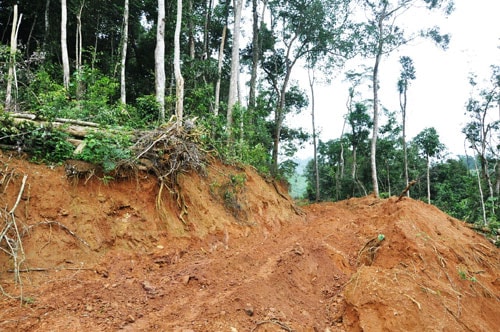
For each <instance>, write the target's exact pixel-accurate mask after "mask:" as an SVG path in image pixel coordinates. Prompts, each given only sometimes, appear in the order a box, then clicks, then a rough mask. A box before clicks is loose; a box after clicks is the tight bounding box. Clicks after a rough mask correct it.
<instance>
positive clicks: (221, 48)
mask: <svg viewBox="0 0 500 332" xmlns="http://www.w3.org/2000/svg"><path fill="white" fill-rule="evenodd" d="M226 33H227V24H226V25H224V28H222V37H221V41H220V46H219V58H218V62H217V82H216V83H215V105H214V114H215V116H217V115H219V103H220V83H221V82H220V81H221V76H222V62H223V60H224V43H225V40H226Z"/></svg>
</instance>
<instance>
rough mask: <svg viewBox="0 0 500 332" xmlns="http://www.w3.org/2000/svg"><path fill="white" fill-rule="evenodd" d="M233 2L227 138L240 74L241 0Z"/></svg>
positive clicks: (231, 122) (231, 124)
mask: <svg viewBox="0 0 500 332" xmlns="http://www.w3.org/2000/svg"><path fill="white" fill-rule="evenodd" d="M233 3H234V28H233V46H232V51H231V77H230V82H229V98H228V101H227V130H228V131H229V139H230V140H231V139H232V133H231V130H232V127H233V108H234V106H235V105H236V103H237V101H238V79H239V74H240V33H241V32H240V30H241V29H240V25H241V10H242V7H243V0H233Z"/></svg>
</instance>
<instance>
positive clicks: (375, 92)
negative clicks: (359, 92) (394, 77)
mask: <svg viewBox="0 0 500 332" xmlns="http://www.w3.org/2000/svg"><path fill="white" fill-rule="evenodd" d="M383 18H384V16H383V15H381V16H380V18H379V21H378V30H379V35H380V36H382V33H383ZM382 51H383V40H382V39H380V40H379V42H378V46H377V54H376V56H375V65H374V66H373V77H372V81H373V82H372V85H373V135H372V141H371V148H370V165H371V171H372V185H373V194H374V195H375V197H377V198H378V197H380V195H379V191H378V177H377V137H378V108H379V98H378V89H379V82H378V81H379V79H378V73H379V66H380V60H381V59H382Z"/></svg>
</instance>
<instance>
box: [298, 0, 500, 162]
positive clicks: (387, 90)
mask: <svg viewBox="0 0 500 332" xmlns="http://www.w3.org/2000/svg"><path fill="white" fill-rule="evenodd" d="M499 13H500V0H475V1H471V0H455V11H454V12H453V13H452V14H451V15H450V16H449V17H448V18H443V17H442V16H440V15H429V13H428V12H425V13H423V14H419V13H415V12H414V13H412V14H411V15H409V16H407V17H400V18H399V19H400V20H402V19H404V20H405V21H404V22H405V24H407V25H408V29H411V27H412V26H420V25H421V24H422V22H424V24H425V26H432V25H438V26H439V27H440V28H441V32H442V33H449V34H451V41H450V45H449V48H448V49H447V50H442V49H439V48H438V47H436V46H435V45H434V44H433V43H432V42H430V41H422V40H420V41H418V42H413V43H412V44H411V45H408V46H405V47H403V48H401V49H399V50H397V51H395V52H393V53H392V54H391V55H390V56H389V57H385V58H384V59H383V60H382V63H381V65H380V76H381V80H380V90H379V94H380V101H381V104H382V106H384V107H386V108H388V109H389V110H390V111H396V112H397V114H398V116H399V114H400V111H399V110H400V108H399V94H398V91H397V89H396V86H397V81H398V79H399V75H400V68H401V66H400V64H399V57H400V56H403V55H407V56H410V57H411V58H412V59H413V61H414V66H415V69H416V80H414V81H412V83H411V86H410V87H409V90H408V104H407V140H411V139H412V138H414V137H415V136H416V135H417V134H418V133H419V132H420V131H422V130H423V129H425V128H426V127H434V128H436V130H437V132H438V134H439V136H440V140H441V142H442V143H443V144H444V145H445V146H446V147H447V149H448V152H449V153H450V154H451V155H463V154H464V153H465V151H464V139H465V136H464V135H463V134H462V128H463V127H464V125H465V124H466V123H467V122H468V119H467V116H466V115H465V114H464V113H465V104H466V102H467V100H468V98H469V97H470V93H471V91H472V90H471V86H470V84H469V79H468V77H469V76H470V73H475V74H476V75H477V77H478V81H479V82H481V81H482V80H487V79H489V77H490V74H491V71H490V66H491V65H493V64H496V65H500V48H499V47H500V25H499V24H498V14H499ZM398 22H400V23H402V21H398ZM364 63H365V64H366V65H368V66H370V67H371V66H373V60H371V59H370V60H368V61H367V62H364ZM347 66H348V67H349V66H350V67H355V66H358V64H357V63H348V64H347ZM343 77H344V74H343V72H342V73H339V75H338V77H337V78H336V79H334V81H333V82H332V83H331V84H330V85H328V86H325V85H319V84H317V85H316V86H315V100H316V107H315V119H316V126H317V131H318V132H319V134H318V135H319V138H320V139H321V140H322V141H327V140H330V139H335V138H339V137H340V135H341V132H342V125H343V121H344V120H343V117H344V115H345V113H346V106H345V105H346V100H347V91H348V90H347V89H348V85H347V84H345V83H343V82H342V80H343ZM294 78H295V79H296V80H298V81H299V82H300V85H301V86H302V87H303V88H304V89H305V90H306V91H307V92H308V93H309V92H310V90H309V85H308V81H307V73H306V72H304V71H300V70H298V71H296V75H295V76H294ZM368 83H369V82H367V84H368ZM364 97H366V98H371V97H372V96H371V95H366V96H364ZM288 124H290V125H291V126H293V127H296V126H301V127H303V128H304V129H306V130H308V131H309V132H311V130H312V129H311V128H312V124H311V109H310V108H309V109H308V110H307V111H303V112H302V113H301V114H300V115H298V116H293V117H291V118H290V119H289V121H288ZM297 157H298V158H301V159H306V158H311V157H312V146H311V145H307V147H306V148H305V149H302V150H301V151H299V153H298V154H297Z"/></svg>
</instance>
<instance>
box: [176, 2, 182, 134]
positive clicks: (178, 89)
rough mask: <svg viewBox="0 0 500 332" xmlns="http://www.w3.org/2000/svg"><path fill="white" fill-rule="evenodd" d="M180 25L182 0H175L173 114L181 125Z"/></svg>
mask: <svg viewBox="0 0 500 332" xmlns="http://www.w3.org/2000/svg"><path fill="white" fill-rule="evenodd" d="M181 25H182V0H177V19H176V24H175V34H174V74H175V96H176V103H175V115H176V118H177V119H176V121H177V125H178V126H179V125H182V118H183V116H184V78H183V77H182V73H181V44H180V38H181Z"/></svg>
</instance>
